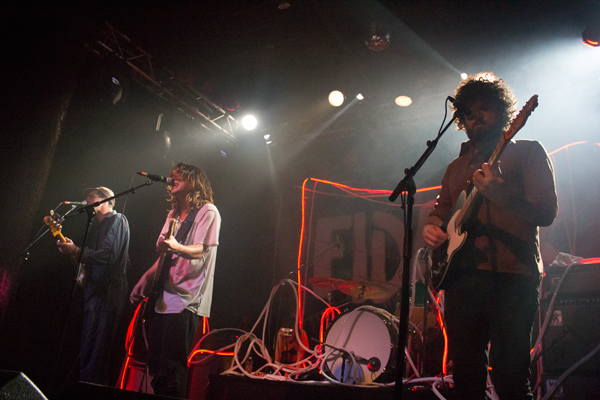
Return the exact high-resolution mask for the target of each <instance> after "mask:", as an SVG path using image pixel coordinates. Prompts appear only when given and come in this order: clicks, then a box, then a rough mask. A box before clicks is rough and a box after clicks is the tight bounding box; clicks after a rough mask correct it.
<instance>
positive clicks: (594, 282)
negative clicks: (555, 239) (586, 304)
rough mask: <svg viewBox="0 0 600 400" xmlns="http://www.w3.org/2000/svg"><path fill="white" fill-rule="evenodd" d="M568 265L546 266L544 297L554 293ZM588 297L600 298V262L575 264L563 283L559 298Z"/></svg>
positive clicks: (543, 284)
mask: <svg viewBox="0 0 600 400" xmlns="http://www.w3.org/2000/svg"><path fill="white" fill-rule="evenodd" d="M565 270H566V267H556V266H549V267H545V268H544V273H545V274H544V280H543V281H542V296H541V297H542V298H543V299H546V298H550V297H552V295H553V294H554V291H555V290H556V287H557V286H558V282H560V279H561V277H562V276H563V274H564V272H565ZM571 297H588V298H600V264H574V265H573V266H572V267H571V269H570V270H569V273H568V274H567V276H565V280H564V282H563V283H562V285H561V287H560V290H559V292H558V294H557V298H571Z"/></svg>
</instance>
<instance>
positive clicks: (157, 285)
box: [142, 218, 179, 321]
mask: <svg viewBox="0 0 600 400" xmlns="http://www.w3.org/2000/svg"><path fill="white" fill-rule="evenodd" d="M178 223H179V218H173V219H172V220H171V223H170V225H169V231H168V232H167V236H166V237H168V238H171V237H173V232H174V231H175V227H176V226H177V224H178ZM172 259H173V253H169V252H164V253H161V255H160V258H159V260H158V265H157V267H156V273H155V274H154V281H153V282H152V289H151V290H150V294H148V299H147V300H146V301H145V305H144V311H143V313H142V315H143V318H144V321H149V320H150V318H151V316H152V315H153V312H152V311H153V310H154V308H155V307H156V301H157V300H158V298H159V297H160V294H161V293H162V291H163V289H164V287H165V282H166V280H167V278H168V277H169V271H170V270H171V262H172Z"/></svg>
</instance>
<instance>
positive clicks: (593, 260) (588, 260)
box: [579, 257, 600, 264]
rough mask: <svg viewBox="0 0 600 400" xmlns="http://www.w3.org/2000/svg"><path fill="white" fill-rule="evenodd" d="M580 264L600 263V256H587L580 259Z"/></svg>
mask: <svg viewBox="0 0 600 400" xmlns="http://www.w3.org/2000/svg"><path fill="white" fill-rule="evenodd" d="M579 263H580V264H600V257H597V258H585V259H583V260H581V261H579Z"/></svg>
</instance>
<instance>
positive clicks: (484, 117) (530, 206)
mask: <svg viewBox="0 0 600 400" xmlns="http://www.w3.org/2000/svg"><path fill="white" fill-rule="evenodd" d="M536 101H537V98H536ZM453 108H454V116H455V117H456V121H457V122H456V124H457V127H458V129H460V130H464V131H465V132H466V134H467V137H468V139H469V140H468V141H466V142H464V143H463V144H462V147H461V150H460V154H459V156H458V157H457V158H456V159H455V160H454V161H452V162H451V163H450V165H449V166H448V168H447V170H446V173H445V175H444V178H443V180H442V189H441V191H440V194H439V196H438V198H437V202H436V205H435V208H434V210H433V211H432V212H431V214H430V215H429V218H428V219H427V222H426V225H425V226H424V228H423V238H424V240H425V242H426V243H427V244H428V245H429V246H432V247H434V248H435V247H438V246H439V245H441V244H442V243H444V242H445V241H446V240H447V239H448V237H449V236H450V237H452V235H454V234H456V232H452V231H451V230H450V229H449V231H448V232H445V231H444V230H443V227H444V223H445V221H448V220H449V219H450V218H451V217H452V214H453V210H454V208H455V206H456V203H457V201H458V199H459V196H460V194H461V192H462V191H465V190H468V189H469V188H470V187H471V188H475V190H476V191H478V192H479V195H480V198H479V201H478V202H476V203H475V204H474V205H473V207H472V210H471V214H470V219H468V221H467V222H466V223H465V224H464V225H463V227H462V228H463V229H464V230H465V231H466V232H467V236H466V240H465V243H464V244H463V246H462V247H461V248H460V249H459V250H458V251H457V252H455V253H453V256H452V263H450V267H449V269H448V274H447V278H446V279H445V281H444V284H443V285H442V288H443V289H445V290H446V295H445V296H446V297H445V299H446V300H445V317H446V325H447V331H448V340H449V351H450V357H451V359H452V360H453V363H454V371H453V377H454V382H455V387H456V390H457V391H458V393H459V395H458V397H457V398H461V399H483V398H485V391H486V377H487V372H488V345H489V344H491V348H490V354H489V361H490V364H491V365H492V366H493V368H492V371H490V372H491V378H492V383H493V384H494V387H495V390H496V392H497V393H498V395H499V397H500V399H528V398H532V397H531V389H530V385H529V374H530V373H529V363H530V361H529V350H530V346H531V329H532V326H533V319H534V316H535V313H536V310H537V306H538V301H539V290H538V285H539V280H540V276H541V275H540V274H541V272H542V260H541V255H540V246H539V237H538V227H539V226H548V225H550V224H551V223H552V222H553V221H554V218H555V217H556V215H557V213H558V203H557V197H556V190H555V185H554V170H553V167H552V164H551V162H550V159H549V157H548V155H547V153H546V150H545V149H544V147H543V146H542V145H541V144H540V143H539V142H537V141H533V140H514V141H513V140H510V141H508V142H507V144H506V147H505V148H503V150H504V152H503V153H502V155H501V156H500V158H499V162H496V163H492V164H491V165H488V164H487V162H486V161H487V160H488V159H489V158H490V156H491V155H492V154H493V153H494V149H495V148H496V147H497V145H498V143H499V141H500V140H501V139H502V138H503V133H504V132H505V130H507V128H508V127H509V126H510V124H511V120H512V119H513V118H514V115H515V112H516V99H515V98H514V97H513V95H512V93H511V90H510V88H509V87H508V86H507V85H506V84H505V83H504V81H502V80H498V79H497V78H496V77H495V76H494V75H493V74H491V73H481V74H479V75H478V76H477V77H470V78H469V79H467V80H466V81H464V82H463V83H461V85H459V87H458V88H457V90H456V93H455V100H454V103H453Z"/></svg>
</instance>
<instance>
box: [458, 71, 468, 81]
mask: <svg viewBox="0 0 600 400" xmlns="http://www.w3.org/2000/svg"><path fill="white" fill-rule="evenodd" d="M468 77H469V75H467V74H466V73H464V72H463V73H462V74H460V79H462V80H463V81H466V80H467V78H468Z"/></svg>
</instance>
